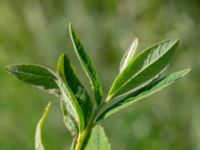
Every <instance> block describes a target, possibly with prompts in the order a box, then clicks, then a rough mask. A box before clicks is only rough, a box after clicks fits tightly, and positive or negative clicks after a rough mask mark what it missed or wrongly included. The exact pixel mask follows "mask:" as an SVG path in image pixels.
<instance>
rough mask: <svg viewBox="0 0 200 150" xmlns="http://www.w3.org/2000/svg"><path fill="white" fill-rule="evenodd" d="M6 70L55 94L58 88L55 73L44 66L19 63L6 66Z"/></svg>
mask: <svg viewBox="0 0 200 150" xmlns="http://www.w3.org/2000/svg"><path fill="white" fill-rule="evenodd" d="M6 70H7V71H8V72H10V73H11V74H12V75H14V76H15V77H16V78H18V79H19V80H21V81H24V82H26V83H29V84H32V85H35V86H37V87H39V88H42V89H45V90H47V91H48V92H49V93H53V94H55V92H57V90H58V86H57V84H56V82H55V80H56V77H55V75H54V74H53V72H52V71H50V70H49V69H47V68H45V67H42V66H39V65H33V64H21V65H11V66H7V67H6Z"/></svg>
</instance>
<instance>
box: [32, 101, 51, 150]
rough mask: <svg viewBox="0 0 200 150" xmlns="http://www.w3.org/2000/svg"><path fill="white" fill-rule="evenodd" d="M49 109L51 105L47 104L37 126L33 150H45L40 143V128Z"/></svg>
mask: <svg viewBox="0 0 200 150" xmlns="http://www.w3.org/2000/svg"><path fill="white" fill-rule="evenodd" d="M50 107H51V103H50V102H49V103H48V105H47V106H46V108H45V110H44V113H43V115H42V117H41V119H40V121H39V122H38V124H37V128H36V133H35V150H45V148H44V145H43V142H42V127H43V124H44V121H45V119H46V117H47V116H48V113H49V110H50Z"/></svg>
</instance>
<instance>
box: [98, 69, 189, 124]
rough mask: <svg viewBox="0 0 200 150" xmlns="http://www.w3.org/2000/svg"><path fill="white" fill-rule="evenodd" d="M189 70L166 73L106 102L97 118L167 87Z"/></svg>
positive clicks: (105, 116) (104, 116) (102, 117)
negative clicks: (123, 95)
mask: <svg viewBox="0 0 200 150" xmlns="http://www.w3.org/2000/svg"><path fill="white" fill-rule="evenodd" d="M189 71H190V69H185V70H181V71H178V72H175V73H172V74H170V75H167V76H165V77H163V78H161V79H159V80H157V81H154V82H153V83H151V84H150V85H148V86H146V87H144V88H142V89H140V90H138V91H136V92H133V93H132V94H130V95H128V96H127V97H125V98H123V99H121V100H119V101H117V102H115V103H112V104H109V103H108V104H107V106H108V107H106V108H105V109H104V111H103V112H102V113H101V115H99V117H98V119H97V120H102V119H104V118H107V117H108V116H110V115H111V114H113V113H115V112H117V111H119V110H121V109H123V108H125V107H127V106H129V105H131V104H133V103H135V102H138V101H139V100H141V99H143V98H145V97H147V96H149V95H152V94H154V93H155V92H157V91H160V90H161V89H163V88H165V87H167V86H168V85H170V84H172V83H174V82H175V81H176V80H178V79H180V78H182V77H183V76H185V75H186V74H187V73H188V72H189Z"/></svg>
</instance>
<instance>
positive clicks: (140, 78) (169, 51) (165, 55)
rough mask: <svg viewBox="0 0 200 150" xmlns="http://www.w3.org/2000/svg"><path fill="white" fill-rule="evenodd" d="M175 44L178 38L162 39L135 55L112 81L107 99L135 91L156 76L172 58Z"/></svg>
mask: <svg viewBox="0 0 200 150" xmlns="http://www.w3.org/2000/svg"><path fill="white" fill-rule="evenodd" d="M177 45H178V40H169V41H164V42H161V43H159V44H155V45H153V46H151V47H150V48H147V49H146V50H144V51H143V52H142V53H140V54H139V55H137V56H136V57H135V58H134V59H133V60H131V62H130V63H129V64H128V66H127V67H126V68H125V69H124V70H123V71H122V72H121V73H120V74H119V76H118V77H117V78H116V80H115V81H114V83H113V85H112V87H111V90H110V92H109V98H108V100H110V99H111V98H113V97H116V96H119V95H122V94H126V93H127V92H130V91H131V92H132V91H136V90H138V89H139V88H142V87H144V86H145V85H147V84H149V82H151V81H152V80H153V79H155V78H157V76H158V75H159V73H160V72H162V71H163V69H165V68H166V66H167V65H168V63H169V62H170V60H171V59H172V58H173V56H174V54H175V52H176V47H177Z"/></svg>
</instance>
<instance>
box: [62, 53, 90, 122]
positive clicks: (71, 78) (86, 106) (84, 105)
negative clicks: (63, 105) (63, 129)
mask: <svg viewBox="0 0 200 150" xmlns="http://www.w3.org/2000/svg"><path fill="white" fill-rule="evenodd" d="M59 60H60V62H62V63H63V67H64V68H63V69H64V70H63V73H62V74H60V76H62V78H64V80H66V81H67V83H68V84H69V87H70V88H71V90H72V91H73V93H74V95H75V97H76V99H77V101H78V103H79V105H80V107H81V109H82V111H83V113H84V118H85V125H87V122H88V120H89V119H90V117H91V114H92V110H93V106H92V101H91V99H90V97H89V95H88V93H87V91H86V89H85V88H84V86H83V85H82V84H81V82H80V81H79V79H78V78H77V77H76V75H75V73H74V71H73V69H72V66H71V63H70V61H69V59H68V58H67V56H66V55H65V54H61V56H60V58H59Z"/></svg>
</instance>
